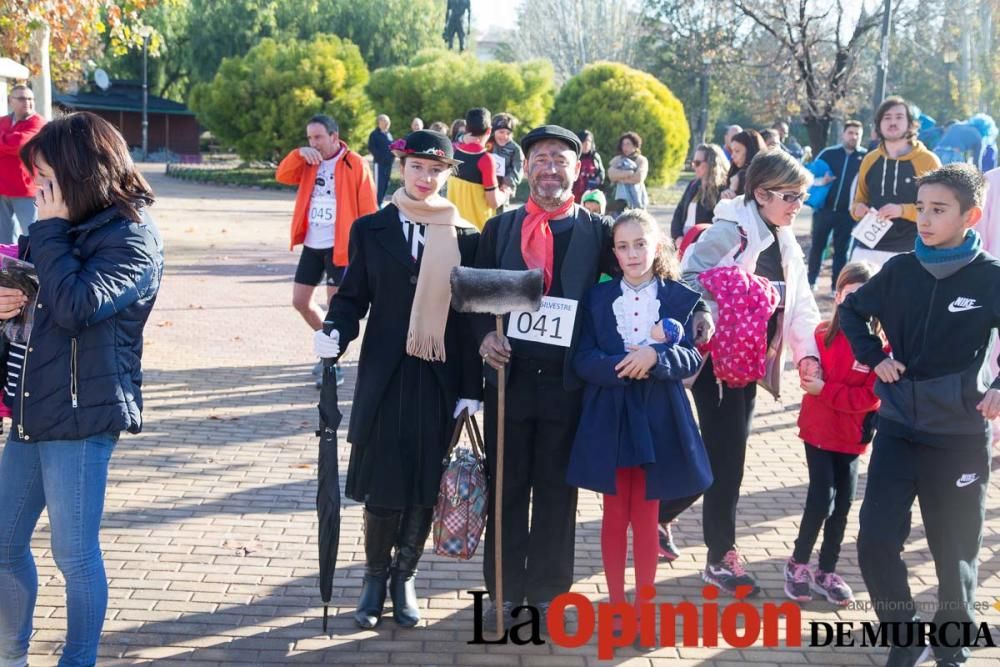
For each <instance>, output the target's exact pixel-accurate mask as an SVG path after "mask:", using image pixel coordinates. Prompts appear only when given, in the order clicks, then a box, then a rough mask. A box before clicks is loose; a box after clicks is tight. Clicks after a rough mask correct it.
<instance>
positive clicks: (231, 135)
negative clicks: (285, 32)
mask: <svg viewBox="0 0 1000 667" xmlns="http://www.w3.org/2000/svg"><path fill="white" fill-rule="evenodd" d="M367 83H368V67H367V66H366V65H365V61H364V60H363V59H362V58H361V52H360V51H359V50H358V47H357V46H355V45H354V44H352V43H351V42H350V41H348V40H341V39H340V38H338V37H335V36H332V35H320V36H318V37H316V38H315V39H313V40H312V41H309V42H304V41H299V40H294V39H293V40H289V41H285V42H276V41H275V40H273V39H264V40H262V41H261V42H260V43H259V44H257V45H256V46H254V47H253V48H252V49H250V51H249V52H248V53H247V54H246V55H245V56H243V57H241V58H226V59H225V60H223V61H222V65H221V66H220V67H219V71H218V73H217V74H216V75H215V78H214V79H212V81H211V82H209V83H203V84H200V85H198V86H196V87H195V89H194V90H193V91H192V94H191V107H192V108H193V109H194V110H195V112H196V113H197V114H198V120H200V121H201V122H202V124H204V125H205V127H207V128H208V129H209V130H210V131H211V132H212V134H213V135H215V136H216V137H217V138H218V139H219V141H220V142H221V143H222V144H223V145H226V146H232V147H234V148H235V149H236V151H237V152H238V153H239V154H240V157H242V158H243V159H245V160H255V159H263V160H274V159H280V158H281V157H283V156H284V154H285V153H287V152H288V151H290V150H291V149H293V148H295V147H297V146H303V145H305V144H306V138H305V136H306V121H307V120H308V119H309V117H310V116H312V115H314V114H317V113H325V114H329V115H330V116H332V117H333V118H334V119H336V121H337V122H338V123H339V124H340V134H341V138H342V139H344V140H345V141H347V143H348V144H350V145H351V146H352V147H353V148H355V149H357V148H359V147H361V146H363V145H364V143H365V141H366V140H367V137H368V133H369V132H371V130H372V128H373V127H375V114H374V112H373V111H372V108H371V104H370V103H369V101H368V97H367V96H366V95H365V91H364V86H365V84H367Z"/></svg>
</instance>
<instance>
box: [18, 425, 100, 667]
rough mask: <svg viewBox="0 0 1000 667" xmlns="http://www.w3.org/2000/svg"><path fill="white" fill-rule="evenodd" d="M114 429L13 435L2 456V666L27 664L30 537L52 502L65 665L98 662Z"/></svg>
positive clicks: (33, 575) (33, 590)
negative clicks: (63, 436) (57, 436)
mask: <svg viewBox="0 0 1000 667" xmlns="http://www.w3.org/2000/svg"><path fill="white" fill-rule="evenodd" d="M116 442H118V434H117V433H104V434H101V435H95V436H92V437H90V438H86V439H84V440H52V441H48V442H36V443H31V444H27V443H23V442H17V441H14V440H8V441H7V444H6V445H5V446H4V449H3V455H2V457H0V600H2V602H0V667H8V666H9V665H20V664H24V663H23V661H24V659H25V657H26V656H27V653H28V639H29V637H30V636H31V627H32V626H31V617H32V613H33V612H34V609H35V598H36V596H37V594H38V574H37V571H36V570H35V561H34V558H32V555H31V534H32V533H33V532H34V531H35V524H36V523H37V522H38V517H39V516H40V515H41V513H42V509H44V508H46V507H48V511H49V523H50V525H51V533H52V556H53V558H54V559H55V562H56V565H57V566H58V567H59V571H60V572H62V575H63V578H64V579H65V580H66V616H67V622H66V625H67V630H66V645H65V647H64V648H63V652H62V657H61V658H60V659H59V665H60V667H70V666H77V665H93V664H95V663H96V661H97V644H98V640H99V639H100V637H101V628H102V627H103V625H104V613H105V611H106V610H107V606H108V580H107V577H106V575H105V573H104V560H103V558H102V557H101V545H100V542H99V539H98V534H99V532H100V529H101V514H102V513H103V512H104V490H105V487H106V486H107V480H108V462H109V461H110V460H111V452H112V451H113V450H114V447H115V443H116Z"/></svg>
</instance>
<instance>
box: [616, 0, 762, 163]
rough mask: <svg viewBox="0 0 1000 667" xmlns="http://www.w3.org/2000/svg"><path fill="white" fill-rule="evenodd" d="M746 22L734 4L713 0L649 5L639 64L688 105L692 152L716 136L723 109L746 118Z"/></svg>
mask: <svg viewBox="0 0 1000 667" xmlns="http://www.w3.org/2000/svg"><path fill="white" fill-rule="evenodd" d="M742 22H743V19H742V16H741V15H740V14H739V13H738V12H737V11H736V9H735V8H734V7H733V6H732V4H730V3H720V2H715V1H714V0H658V1H656V2H650V3H649V5H648V6H647V9H646V13H645V15H644V24H643V30H642V34H641V38H640V46H641V48H640V49H639V51H640V55H639V58H638V60H637V65H636V66H637V67H638V68H640V69H642V70H645V71H647V72H650V73H651V74H654V75H655V76H656V77H657V78H658V79H660V80H661V81H663V82H664V83H665V84H666V85H667V87H668V88H670V90H671V91H672V92H673V93H674V94H675V95H676V96H677V97H678V98H679V99H680V101H681V103H682V104H683V105H684V109H685V111H686V112H687V117H688V124H689V126H690V127H691V128H692V129H693V131H692V133H691V134H692V136H691V143H692V146H691V149H692V153H693V149H694V147H695V145H697V144H699V143H701V142H702V141H712V140H714V139H715V138H716V137H714V136H713V131H712V127H713V126H714V124H715V122H716V121H717V120H718V119H719V118H720V116H721V114H722V113H723V111H724V110H725V111H726V113H727V114H729V116H728V118H727V120H728V121H731V122H736V118H737V117H738V118H739V120H744V119H745V116H746V111H747V109H746V105H745V104H744V103H743V97H742V95H740V93H741V92H742V89H741V83H743V82H744V80H745V79H746V75H747V73H746V72H745V71H744V69H743V65H744V61H743V55H742V51H743V47H744V44H743V43H744V41H745V40H746V39H747V34H746V33H747V31H745V30H741V29H740V28H741V25H742ZM734 114H735V115H734Z"/></svg>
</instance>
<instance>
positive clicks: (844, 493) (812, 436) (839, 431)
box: [785, 262, 879, 606]
mask: <svg viewBox="0 0 1000 667" xmlns="http://www.w3.org/2000/svg"><path fill="white" fill-rule="evenodd" d="M874 271H875V268H874V267H873V266H871V265H869V264H867V263H864V262H855V263H852V264H848V265H847V266H845V267H844V268H843V269H842V270H841V272H840V274H839V276H838V278H837V292H836V297H835V300H836V303H837V305H838V306H839V305H840V304H841V303H842V302H843V301H844V299H845V298H847V295H848V294H850V293H852V292H854V291H855V290H857V289H858V288H859V287H861V286H862V285H863V284H865V283H866V282H868V279H869V278H871V276H872V274H873V273H874ZM816 346H817V347H818V348H819V351H820V352H819V354H820V364H821V365H822V367H823V375H822V378H823V379H821V380H820V379H815V378H812V377H807V378H805V379H803V380H802V389H803V390H804V391H805V392H806V395H805V396H803V397H802V410H801V412H800V413H799V437H800V438H802V440H803V441H804V442H805V443H806V462H807V464H808V465H809V491H808V494H807V495H806V506H805V510H804V511H803V512H802V522H801V524H800V525H799V536H798V538H797V539H796V540H795V551H794V552H793V553H792V557H791V558H789V559H788V562H787V563H786V565H785V595H787V596H788V597H789V598H791V599H792V600H796V601H798V602H808V601H809V600H812V597H813V595H812V594H813V592H815V593H818V594H819V595H821V596H823V597H825V598H826V599H827V601H829V602H831V603H833V604H836V605H839V606H845V605H847V604H849V603H850V602H851V601H853V600H854V594H853V592H852V591H851V587H850V586H848V585H847V583H846V582H845V581H844V580H843V579H842V578H841V577H840V575H838V574H837V573H836V568H837V559H838V557H839V556H840V544H841V542H843V539H844V530H845V528H846V527H847V515H848V513H849V512H850V510H851V502H852V501H853V500H854V491H855V488H856V487H857V484H858V457H859V456H860V455H861V454H864V452H865V450H866V449H868V443H870V442H871V440H872V436H873V434H874V428H873V427H874V423H875V414H876V413H875V411H876V410H877V409H878V406H879V400H878V398H877V397H876V396H875V392H874V389H873V387H874V385H875V373H874V372H873V371H872V370H871V369H870V368H868V367H867V366H864V365H863V364H861V363H859V362H858V361H857V360H855V358H854V354H853V353H852V352H851V346H850V344H849V343H848V342H847V337H846V336H844V333H843V331H841V330H840V320H839V317H838V315H837V311H834V315H833V318H832V319H831V320H830V321H829V322H823V323H822V324H820V325H819V326H818V327H816ZM820 528H823V545H822V547H820V552H819V565H818V567H817V568H816V569H815V570H810V569H809V558H810V556H811V555H812V551H813V547H814V546H815V545H816V539H817V538H818V537H819V531H820Z"/></svg>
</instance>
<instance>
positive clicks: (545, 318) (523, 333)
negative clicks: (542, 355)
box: [507, 296, 577, 347]
mask: <svg viewBox="0 0 1000 667" xmlns="http://www.w3.org/2000/svg"><path fill="white" fill-rule="evenodd" d="M576 307H577V303H576V301H574V300H573V299H560V298H558V297H554V296H546V297H542V305H541V307H540V308H539V309H538V310H537V311H535V312H533V313H531V312H528V311H519V312H514V313H511V314H510V321H509V322H508V324H507V337H508V338H517V339H519V340H530V341H534V342H536V343H544V344H546V345H558V346H560V347H569V345H570V342H572V340H573V324H574V323H575V322H576Z"/></svg>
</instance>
